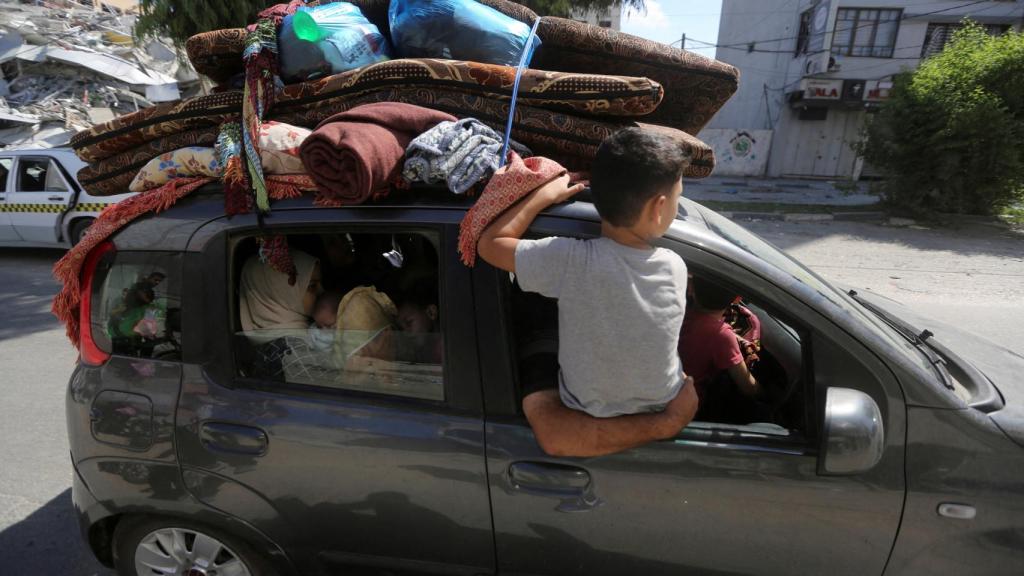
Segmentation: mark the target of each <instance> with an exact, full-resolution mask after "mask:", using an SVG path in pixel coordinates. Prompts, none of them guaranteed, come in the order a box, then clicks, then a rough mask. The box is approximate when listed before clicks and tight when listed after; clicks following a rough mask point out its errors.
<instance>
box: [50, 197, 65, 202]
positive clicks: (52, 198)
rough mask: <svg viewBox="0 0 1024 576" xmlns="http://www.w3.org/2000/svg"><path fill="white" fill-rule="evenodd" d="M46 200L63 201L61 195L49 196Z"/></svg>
mask: <svg viewBox="0 0 1024 576" xmlns="http://www.w3.org/2000/svg"><path fill="white" fill-rule="evenodd" d="M47 200H49V201H50V202H63V201H64V197H63V196H50V197H49V198H47Z"/></svg>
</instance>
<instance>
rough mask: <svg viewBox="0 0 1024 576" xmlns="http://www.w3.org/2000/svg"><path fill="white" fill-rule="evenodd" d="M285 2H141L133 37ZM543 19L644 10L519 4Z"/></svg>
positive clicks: (213, 22)
mask: <svg viewBox="0 0 1024 576" xmlns="http://www.w3.org/2000/svg"><path fill="white" fill-rule="evenodd" d="M284 1H286V0H218V1H216V2H207V1H205V0H140V2H139V12H140V15H139V19H138V22H137V23H136V25H135V35H136V36H137V37H139V38H147V37H152V36H165V37H167V38H170V39H171V40H173V41H174V43H175V44H176V45H178V46H181V45H183V44H184V43H185V41H186V40H188V39H189V37H191V36H193V35H195V34H199V33H200V32H207V31H210V30H218V29H220V28H240V27H242V26H245V25H247V24H251V23H252V22H254V21H255V20H256V15H257V14H258V13H259V12H260V10H263V9H264V8H266V7H267V6H273V5H274V4H277V3H279V2H284ZM520 3H521V4H525V5H526V6H529V7H530V8H532V9H533V10H534V11H536V12H537V13H538V14H540V15H542V16H563V17H565V16H569V15H570V14H571V12H572V11H573V10H576V9H591V8H597V9H604V8H608V7H611V6H614V5H622V6H626V7H628V8H630V9H633V10H643V9H644V0H521V2H520Z"/></svg>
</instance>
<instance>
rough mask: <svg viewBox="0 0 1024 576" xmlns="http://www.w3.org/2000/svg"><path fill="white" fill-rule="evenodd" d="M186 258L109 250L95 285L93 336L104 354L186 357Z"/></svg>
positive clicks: (96, 277) (160, 253)
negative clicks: (183, 273)
mask: <svg viewBox="0 0 1024 576" xmlns="http://www.w3.org/2000/svg"><path fill="white" fill-rule="evenodd" d="M180 271H181V257H180V255H177V254H172V253H167V252H110V253H109V254H107V255H106V256H104V258H103V260H101V261H100V263H99V265H98V267H97V269H96V276H95V278H94V280H93V284H92V302H93V304H92V309H91V310H90V311H89V312H90V314H89V317H90V320H91V322H92V332H93V339H94V340H95V342H96V345H97V346H99V348H100V349H101V350H103V351H105V352H108V353H110V354H115V355H122V356H131V357H136V358H153V359H160V360H180V359H181V273H180Z"/></svg>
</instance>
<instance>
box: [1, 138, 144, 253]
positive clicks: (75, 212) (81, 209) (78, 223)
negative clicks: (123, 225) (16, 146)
mask: <svg viewBox="0 0 1024 576" xmlns="http://www.w3.org/2000/svg"><path fill="white" fill-rule="evenodd" d="M83 167H85V163H84V162H82V161H81V160H79V159H78V157H77V156H75V153H74V152H73V151H72V150H71V149H70V148H50V149H37V150H0V246H41V247H63V248H67V247H70V246H73V245H75V244H76V243H78V241H79V239H81V238H82V235H83V234H84V233H85V229H86V228H88V226H89V224H91V223H92V221H93V220H95V219H96V216H98V215H99V213H100V212H102V211H103V209H104V208H106V207H107V206H108V205H110V204H114V203H116V202H118V201H119V200H123V199H124V198H127V197H129V196H131V194H119V195H117V196H91V195H90V194H89V193H88V192H86V191H85V190H83V189H82V186H81V185H80V184H79V183H78V181H77V180H75V174H77V173H78V171H79V170H81V169H82V168H83Z"/></svg>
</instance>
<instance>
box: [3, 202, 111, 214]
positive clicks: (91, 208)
mask: <svg viewBox="0 0 1024 576" xmlns="http://www.w3.org/2000/svg"><path fill="white" fill-rule="evenodd" d="M107 206H110V203H109V202H90V203H85V204H78V205H76V206H75V208H74V211H75V212H102V211H103V209H104V208H106V207H107ZM64 210H65V207H64V206H63V205H61V204H0V212H30V213H47V212H54V213H60V212H63V211H64Z"/></svg>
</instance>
